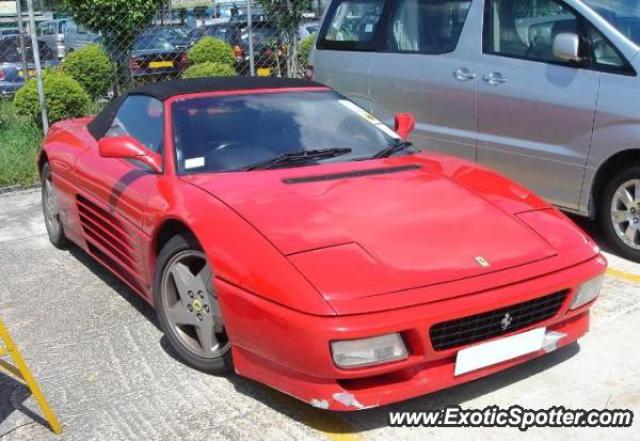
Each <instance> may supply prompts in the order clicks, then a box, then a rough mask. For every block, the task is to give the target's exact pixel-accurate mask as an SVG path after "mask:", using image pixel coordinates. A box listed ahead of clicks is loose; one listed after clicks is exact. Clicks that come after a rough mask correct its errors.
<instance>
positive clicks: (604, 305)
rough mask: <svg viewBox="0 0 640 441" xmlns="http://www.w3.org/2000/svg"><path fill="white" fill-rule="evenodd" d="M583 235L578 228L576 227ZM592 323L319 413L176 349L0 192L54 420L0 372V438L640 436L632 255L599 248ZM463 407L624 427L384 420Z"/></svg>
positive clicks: (32, 200)
mask: <svg viewBox="0 0 640 441" xmlns="http://www.w3.org/2000/svg"><path fill="white" fill-rule="evenodd" d="M583 226H585V227H586V228H587V230H589V231H591V230H592V227H591V225H589V224H584V225H583ZM607 257H608V259H609V263H610V268H611V269H610V270H609V272H608V275H607V278H606V282H605V286H604V289H603V292H602V293H601V296H600V299H599V301H598V303H597V304H596V305H595V306H594V308H593V309H592V311H593V314H592V323H591V325H592V326H591V332H590V333H589V334H587V336H586V337H585V338H583V339H582V340H581V341H580V342H579V344H578V345H574V346H571V347H568V348H565V349H562V350H559V351H556V352H553V353H551V354H549V355H547V356H545V357H542V358H540V359H537V360H535V361H533V362H531V363H529V364H527V365H524V366H518V367H516V368H513V369H511V370H509V371H506V372H503V373H500V374H498V375H494V376H492V377H489V378H485V379H482V380H478V381H475V382H473V383H469V384H466V385H463V386H460V387H456V388H454V389H450V390H447V391H443V392H439V393H436V394H432V395H428V396H424V397H420V398H417V399H414V400H411V401H408V402H404V403H400V404H397V405H394V406H387V407H384V408H379V409H370V410H365V411H361V412H357V413H349V414H344V413H340V414H337V413H330V412H326V411H322V410H319V409H314V408H311V407H310V406H307V405H305V404H302V403H299V402H298V401H296V400H294V399H292V398H289V397H287V396H284V395H283V394H280V393H278V392H275V391H273V390H271V389H269V388H267V387H265V386H262V385H260V384H257V383H254V382H251V381H248V380H244V379H242V378H238V377H229V378H219V377H213V376H208V375H205V374H202V373H199V372H196V371H194V370H192V369H190V368H188V367H186V366H185V365H183V364H182V363H180V362H179V361H177V360H176V359H175V358H174V355H173V354H172V353H171V351H170V350H169V349H168V345H167V344H166V342H165V341H164V339H163V337H162V334H161V333H160V331H159V330H158V328H157V325H156V323H155V318H154V314H153V311H152V310H151V309H150V308H149V307H147V306H146V305H145V304H144V303H143V302H142V301H141V300H138V299H137V298H136V297H135V296H134V294H133V293H132V292H131V291H130V290H129V289H127V288H126V287H125V286H124V285H122V284H121V283H119V282H118V281H117V280H116V279H115V278H114V277H112V276H110V275H109V274H108V273H107V272H106V271H105V270H103V269H101V268H100V267H99V266H98V265H97V264H95V263H94V262H93V261H92V260H91V259H90V258H89V257H88V256H87V255H85V254H84V253H82V252H81V251H79V250H77V249H73V248H72V249H70V250H68V251H59V250H56V249H55V248H53V247H52V246H51V245H50V244H49V241H48V239H47V237H46V233H45V229H44V223H43V221H42V217H41V214H40V194H39V192H38V191H36V190H29V191H21V192H13V193H6V194H3V195H0V316H1V317H2V319H3V320H4V321H5V324H6V325H7V326H8V328H9V330H10V331H11V332H12V334H13V337H14V339H15V340H16V342H17V343H18V344H19V346H20V348H21V349H22V352H23V355H24V356H25V358H26V359H27V361H28V362H29V364H30V366H31V368H32V370H33V372H34V374H35V376H36V378H37V379H38V381H39V382H40V385H41V386H42V388H43V390H44V392H45V395H46V396H47V398H48V399H49V401H50V403H51V404H52V406H53V408H54V409H55V411H56V413H57V415H58V417H59V419H60V420H61V421H62V423H63V426H64V434H63V435H62V436H60V437H56V436H55V435H53V434H52V433H51V432H49V431H48V429H47V428H46V427H45V426H44V425H43V424H42V421H41V419H40V418H39V417H38V415H39V414H40V412H39V409H38V408H37V406H36V403H35V401H34V399H33V397H31V396H30V394H29V392H28V390H27V388H26V387H25V386H23V385H22V384H21V383H18V382H17V381H15V380H13V379H12V378H10V377H9V376H7V375H5V374H3V373H2V372H0V439H2V440H3V441H5V440H6V441H10V440H11V441H13V440H49V439H60V440H110V441H111V440H125V439H126V440H128V439H144V440H173V439H207V440H216V439H233V440H236V439H237V440H245V439H264V438H267V437H268V438H269V439H275V440H279V439H281V440H285V439H286V440H288V439H296V440H298V439H300V440H311V439H320V440H321V439H325V440H326V439H330V440H387V439H416V440H417V439H430V440H434V439H447V440H457V439H487V440H502V439H505V440H506V439H509V440H511V439H514V438H519V439H522V438H524V437H533V438H532V439H536V440H552V439H553V440H559V439H562V440H563V441H569V440H578V439H608V440H640V422H639V421H637V419H638V417H639V415H640V375H639V373H640V352H639V351H638V350H637V346H636V343H635V342H636V341H637V339H638V336H639V335H640V264H636V263H632V262H629V261H625V260H623V259H621V258H618V257H616V256H612V255H611V254H607ZM450 404H460V405H461V406H462V407H465V408H480V409H481V408H484V407H485V406H488V405H492V404H495V405H498V406H501V407H505V408H506V407H509V406H510V405H512V404H519V405H521V406H523V407H526V408H534V409H535V408H547V407H550V406H554V405H564V406H565V407H568V408H586V409H590V408H598V409H602V408H611V409H613V408H627V409H632V410H633V411H634V412H635V414H636V421H635V424H634V426H632V427H630V428H627V429H613V428H610V429H604V428H602V429H567V428H540V429H530V430H529V431H528V432H526V433H522V432H520V431H518V430H517V429H505V428H493V429H463V428H455V429H454V428H430V429H427V428H402V429H398V428H390V427H388V426H387V412H388V411H390V410H424V409H430V408H441V407H443V406H446V405H450Z"/></svg>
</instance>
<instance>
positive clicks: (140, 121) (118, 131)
mask: <svg viewBox="0 0 640 441" xmlns="http://www.w3.org/2000/svg"><path fill="white" fill-rule="evenodd" d="M162 114H163V108H162V102H161V101H159V100H157V99H155V98H151V97H148V96H142V95H139V96H138V95H132V96H130V97H128V98H127V99H126V100H125V102H123V103H122V105H121V106H120V108H119V109H118V112H117V113H116V116H115V118H114V119H113V122H112V123H111V126H110V127H109V130H108V131H107V134H106V135H105V136H107V137H114V136H131V137H133V138H135V139H136V140H138V141H139V142H140V143H142V144H144V145H145V146H146V147H147V148H148V149H149V150H151V151H153V152H156V153H160V154H162V144H163V118H162Z"/></svg>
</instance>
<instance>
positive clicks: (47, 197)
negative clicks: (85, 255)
mask: <svg viewBox="0 0 640 441" xmlns="http://www.w3.org/2000/svg"><path fill="white" fill-rule="evenodd" d="M41 175H42V179H41V184H42V213H43V215H44V223H45V226H46V227H47V235H48V236H49V241H51V243H52V244H53V246H55V247H56V248H61V249H62V248H65V247H66V246H67V245H68V243H69V242H68V240H67V237H66V236H65V234H64V227H63V226H62V221H61V219H60V210H59V208H58V201H57V199H56V194H55V189H54V187H53V181H52V175H51V167H50V166H49V164H48V163H45V164H44V166H43V167H42V173H41Z"/></svg>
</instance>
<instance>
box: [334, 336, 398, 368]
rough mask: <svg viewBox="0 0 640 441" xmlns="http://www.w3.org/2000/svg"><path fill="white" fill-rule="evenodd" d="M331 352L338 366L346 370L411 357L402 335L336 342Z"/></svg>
mask: <svg viewBox="0 0 640 441" xmlns="http://www.w3.org/2000/svg"><path fill="white" fill-rule="evenodd" d="M331 352H332V353H333V361H334V363H335V364H336V366H338V367H341V368H345V369H348V368H356V367H364V366H371V365H374V364H382V363H388V362H390V361H397V360H404V359H405V358H407V357H408V355H409V354H408V353H407V348H406V346H405V345H404V342H403V341H402V337H401V336H400V334H387V335H380V336H378V337H371V338H363V339H360V340H343V341H334V342H332V343H331Z"/></svg>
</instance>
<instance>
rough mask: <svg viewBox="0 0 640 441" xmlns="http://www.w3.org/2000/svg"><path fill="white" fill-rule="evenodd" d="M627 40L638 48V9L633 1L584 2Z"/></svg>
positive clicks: (596, 0) (639, 21) (587, 0)
mask: <svg viewBox="0 0 640 441" xmlns="http://www.w3.org/2000/svg"><path fill="white" fill-rule="evenodd" d="M585 3H586V4H587V5H589V6H591V8H593V10H594V11H596V12H597V13H598V14H600V16H601V17H602V18H604V19H605V20H607V21H608V22H609V23H610V24H611V25H612V26H613V27H615V28H616V29H617V30H618V31H620V32H621V33H622V34H623V35H625V36H626V37H627V38H628V39H630V40H631V41H633V42H634V43H635V44H637V45H639V46H640V8H638V2H637V1H634V0H626V1H625V0H585Z"/></svg>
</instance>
